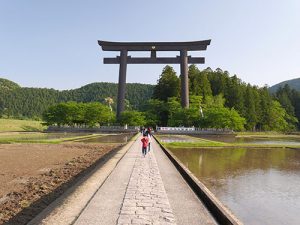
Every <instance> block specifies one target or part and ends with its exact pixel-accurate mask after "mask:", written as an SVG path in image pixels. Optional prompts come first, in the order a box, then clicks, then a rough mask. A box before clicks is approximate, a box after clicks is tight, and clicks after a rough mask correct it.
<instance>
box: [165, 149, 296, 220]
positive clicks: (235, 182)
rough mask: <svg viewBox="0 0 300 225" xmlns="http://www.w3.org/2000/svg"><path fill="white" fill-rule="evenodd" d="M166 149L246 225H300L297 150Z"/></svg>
mask: <svg viewBox="0 0 300 225" xmlns="http://www.w3.org/2000/svg"><path fill="white" fill-rule="evenodd" d="M170 150H171V151H172V152H173V153H174V154H175V155H176V156H177V157H178V158H179V159H180V160H181V161H182V162H183V163H184V164H185V165H186V166H187V167H188V168H189V169H190V170H191V172H192V173H193V174H194V175H196V176H197V177H198V179H199V180H201V181H202V182H203V183H204V184H205V185H206V186H207V187H208V188H209V189H210V190H211V191H212V192H213V193H214V194H215V195H216V196H217V197H218V198H219V199H220V200H221V202H223V203H224V204H225V205H226V206H227V207H228V208H229V209H230V210H231V211H233V212H234V214H236V215H237V217H238V218H240V219H241V220H242V221H243V222H244V223H245V224H251V225H254V224H255V225H256V224H260V225H261V224H270V225H271V224H272V225H282V224H291V225H296V224H297V225H298V224H300V218H299V216H298V214H299V212H300V150H290V149H276V148H273V149H253V148H251V149H247V148H238V149H226V148H218V149H199V148H198V149H193V148H188V149H186V148H185V149H177V148H176V149H170Z"/></svg>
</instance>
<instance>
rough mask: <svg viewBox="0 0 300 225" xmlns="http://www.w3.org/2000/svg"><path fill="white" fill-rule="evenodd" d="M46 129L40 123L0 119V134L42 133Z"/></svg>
mask: <svg viewBox="0 0 300 225" xmlns="http://www.w3.org/2000/svg"><path fill="white" fill-rule="evenodd" d="M46 128H47V127H45V126H43V125H42V122H41V121H35V120H17V119H0V132H7V131H42V130H44V129H46Z"/></svg>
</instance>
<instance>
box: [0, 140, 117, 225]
mask: <svg viewBox="0 0 300 225" xmlns="http://www.w3.org/2000/svg"><path fill="white" fill-rule="evenodd" d="M118 146H120V144H109V145H107V144H105V145H103V144H83V143H66V144H57V145H47V144H2V145H0V224H2V223H4V222H5V221H7V220H8V219H10V218H11V217H13V216H14V215H16V214H17V213H19V212H20V211H22V212H23V211H26V210H24V209H25V208H28V206H30V207H31V208H33V209H32V210H31V212H30V213H31V214H34V211H35V205H38V206H37V207H38V208H40V207H41V206H40V204H35V203H36V202H38V201H39V200H41V199H42V201H41V202H42V203H43V204H44V205H47V204H49V203H50V202H51V201H52V200H53V197H55V196H56V197H57V196H58V195H59V194H61V193H62V192H63V191H64V189H66V186H67V184H66V183H67V182H70V181H72V180H73V179H74V177H76V176H77V175H78V174H79V173H81V172H82V171H84V170H85V169H86V168H88V167H89V166H91V165H92V164H93V163H94V162H96V161H97V160H98V159H99V158H101V157H102V156H103V155H105V154H106V153H108V152H110V151H111V150H112V149H115V148H117V147H118ZM54 190H55V191H54ZM53 191H54V192H55V193H54V196H53ZM50 195H51V196H50ZM49 196H50V197H49ZM32 203H34V204H32ZM30 207H29V208H30ZM36 210H38V209H36ZM27 211H28V210H27ZM19 214H20V213H19ZM27 217H28V216H27ZM27 219H28V218H27ZM25 221H26V218H25V219H21V221H19V222H14V224H22V223H26V222H25Z"/></svg>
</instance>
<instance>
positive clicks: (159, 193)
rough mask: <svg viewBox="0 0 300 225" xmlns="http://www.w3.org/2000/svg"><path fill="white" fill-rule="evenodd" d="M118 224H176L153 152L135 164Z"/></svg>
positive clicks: (139, 158)
mask: <svg viewBox="0 0 300 225" xmlns="http://www.w3.org/2000/svg"><path fill="white" fill-rule="evenodd" d="M117 224H118V225H125V224H153V225H156V224H157V225H158V224H165V225H171V224H172V225H173V224H176V221H175V217H174V215H173V212H172V209H171V207H170V204H169V200H168V197H167V194H166V191H165V188H164V185H163V182H162V179H161V176H160V173H159V169H158V165H157V162H156V159H155V156H154V154H153V152H152V151H150V152H149V153H148V154H147V155H146V157H143V156H142V154H141V155H140V156H137V158H136V160H135V164H134V167H133V171H132V174H131V177H130V180H129V183H128V186H127V189H126V193H125V197H124V200H123V204H122V207H121V211H120V215H119V218H118V222H117Z"/></svg>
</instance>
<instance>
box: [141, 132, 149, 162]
mask: <svg viewBox="0 0 300 225" xmlns="http://www.w3.org/2000/svg"><path fill="white" fill-rule="evenodd" d="M148 141H149V139H148V136H147V135H146V134H143V137H142V139H141V142H142V153H143V156H144V157H145V155H146V154H147V148H148Z"/></svg>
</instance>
